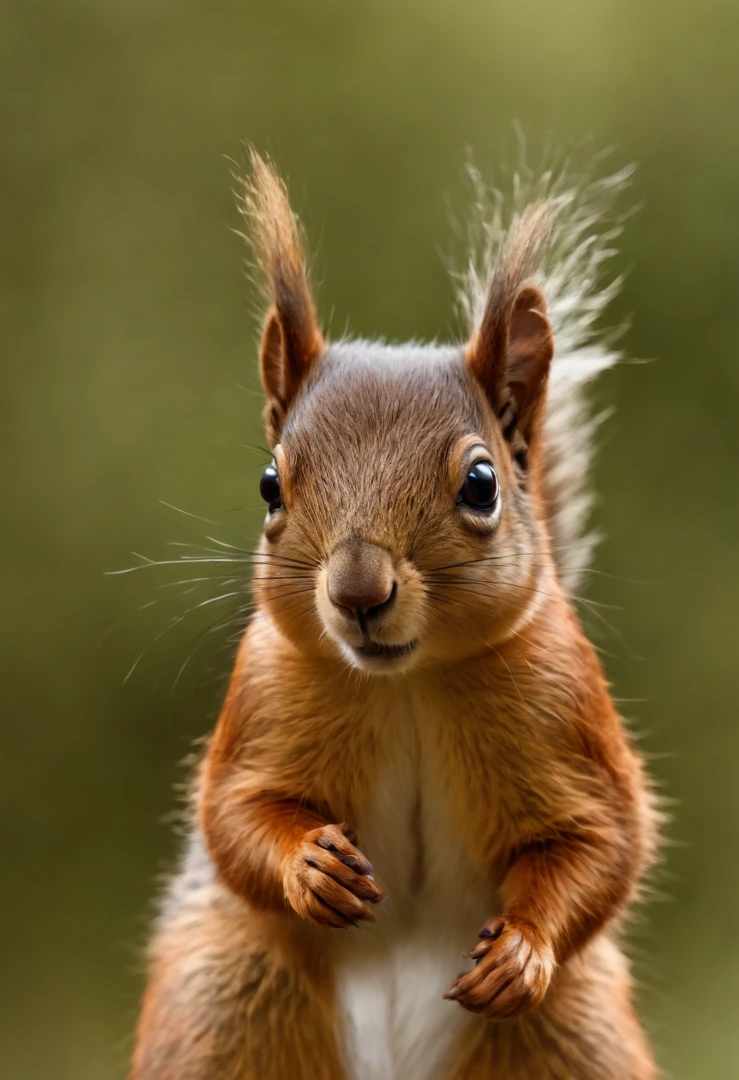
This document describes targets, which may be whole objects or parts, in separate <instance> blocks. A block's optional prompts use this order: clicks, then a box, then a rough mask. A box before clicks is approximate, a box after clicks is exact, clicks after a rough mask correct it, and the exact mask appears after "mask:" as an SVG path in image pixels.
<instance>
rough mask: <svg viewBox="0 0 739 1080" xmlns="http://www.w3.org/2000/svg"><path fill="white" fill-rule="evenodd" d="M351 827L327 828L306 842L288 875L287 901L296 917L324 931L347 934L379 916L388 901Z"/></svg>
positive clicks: (293, 858)
mask: <svg viewBox="0 0 739 1080" xmlns="http://www.w3.org/2000/svg"><path fill="white" fill-rule="evenodd" d="M356 843H357V834H356V833H355V832H354V830H353V829H350V828H349V826H348V825H324V826H323V827H321V828H319V829H313V830H312V831H311V832H308V833H306V834H305V836H304V837H303V839H302V841H301V843H300V846H299V847H298V849H297V851H296V852H295V853H294V854H293V855H292V856H291V858H290V860H289V862H288V864H287V868H286V870H285V897H286V898H287V901H288V903H289V904H290V906H291V907H292V908H293V910H294V911H296V912H297V913H298V915H301V916H302V917H303V918H304V919H309V920H310V921H311V922H314V923H318V924H319V925H320V926H334V927H337V928H339V929H344V928H345V927H347V926H354V925H355V924H356V923H358V922H360V921H362V920H367V921H369V922H373V921H374V918H375V916H374V913H373V912H372V910H371V909H370V908H369V907H367V904H368V903H369V904H377V903H379V901H380V900H382V892H381V890H380V889H379V888H378V887H377V885H376V884H375V882H374V880H373V878H372V865H371V863H369V862H368V861H367V859H365V857H364V855H363V854H362V852H361V851H359V849H358V848H357V847H355V844H356Z"/></svg>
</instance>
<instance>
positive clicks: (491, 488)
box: [459, 461, 500, 510]
mask: <svg viewBox="0 0 739 1080" xmlns="http://www.w3.org/2000/svg"><path fill="white" fill-rule="evenodd" d="M499 493H500V485H499V484H498V477H497V474H496V472H495V469H494V468H493V466H492V465H490V464H489V463H488V462H487V461H478V462H477V464H475V465H473V466H472V468H471V469H470V471H469V472H468V473H467V475H466V476H465V478H464V483H463V484H462V490H461V491H460V493H459V502H460V503H461V504H462V505H463V506H470V507H472V509H473V510H492V509H493V507H494V506H495V504H496V503H497V501H498V495H499Z"/></svg>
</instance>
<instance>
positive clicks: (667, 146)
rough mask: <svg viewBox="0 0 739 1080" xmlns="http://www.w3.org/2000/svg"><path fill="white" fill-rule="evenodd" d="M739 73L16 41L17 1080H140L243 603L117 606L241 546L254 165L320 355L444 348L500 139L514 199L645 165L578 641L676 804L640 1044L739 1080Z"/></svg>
mask: <svg viewBox="0 0 739 1080" xmlns="http://www.w3.org/2000/svg"><path fill="white" fill-rule="evenodd" d="M737 40H739V8H738V7H737V5H736V3H735V2H734V0H725V2H722V0H710V2H706V3H697V2H693V3H690V2H683V3H680V4H676V3H674V2H668V0H653V2H652V3H650V4H644V3H639V2H637V0H618V2H616V0H601V2H599V3H591V2H588V0H560V2H558V3H556V4H553V3H549V2H547V0H538V2H526V0H524V2H521V3H518V4H509V5H503V4H493V3H482V2H478V3H473V2H468V0H460V2H458V3H455V4H448V3H442V2H441V0H406V2H405V3H403V4H398V3H393V2H390V0H374V2H373V3H365V4H347V3H346V2H345V0H325V2H319V3H313V4H310V5H307V4H303V3H299V2H297V0H293V2H288V0H270V2H267V0H262V2H257V0H247V2H241V3H236V2H235V0H220V2H218V3H213V4H207V5H206V4H203V3H197V2H195V0H176V2H175V0H125V2H124V0H108V2H107V3H105V4H102V3H94V2H92V0H34V3H32V4H30V3H29V4H20V3H12V2H9V0H5V3H4V4H2V12H1V13H0V118H1V121H2V128H1V130H2V142H1V144H0V146H1V149H0V155H1V161H2V166H1V174H2V183H3V198H2V212H1V213H0V229H1V230H2V235H1V237H0V261H1V264H2V269H1V274H2V277H1V278H0V327H1V328H2V329H1V333H2V342H3V344H2V370H3V376H4V380H5V382H4V388H3V390H2V394H1V395H0V408H1V409H2V412H3V417H2V422H1V423H0V438H1V439H2V444H3V456H2V459H3V463H4V465H5V468H6V470H7V478H6V481H5V485H4V490H5V495H4V500H3V501H4V507H5V509H4V514H3V519H4V525H3V541H4V545H5V551H4V557H3V559H2V562H1V563H0V574H1V575H2V579H3V580H2V585H1V588H0V595H2V598H3V608H4V612H3V625H4V642H3V647H2V665H3V674H2V686H3V696H4V699H5V701H4V706H3V710H2V717H3V738H2V741H3V754H2V759H0V807H1V810H2V814H1V819H0V830H1V836H2V852H3V856H2V858H3V871H4V872H3V880H4V886H3V888H2V891H1V893H0V896H1V900H0V904H2V927H3V946H2V967H3V979H2V981H3V988H4V997H5V1001H4V1004H3V1006H2V1009H0V1075H2V1076H3V1077H7V1078H8V1080H11V1078H12V1080H52V1078H53V1080H122V1078H123V1076H124V1074H125V1069H126V1061H127V1057H128V1053H129V1048H130V1035H131V1031H132V1028H133V1024H134V1020H135V1015H136V1007H137V1001H138V997H139V994H140V992H141V989H142V985H143V976H142V972H143V966H142V960H141V948H142V946H143V944H144V942H145V940H146V933H147V926H148V922H149V919H150V917H151V912H152V898H153V896H154V895H155V891H156V888H157V880H158V877H159V875H160V874H161V873H162V872H163V871H164V870H166V868H167V867H168V866H169V865H171V862H172V859H173V858H174V855H175V852H176V848H177V840H176V837H175V836H174V834H173V832H172V829H171V825H170V821H169V820H168V816H170V815H171V813H172V811H173V810H174V808H175V806H176V803H177V796H176V793H175V787H176V785H177V784H179V783H181V782H182V780H183V778H184V776H185V775H186V773H185V770H184V769H183V767H182V764H181V763H182V761H183V759H184V758H185V756H186V755H187V754H188V752H189V751H190V748H191V746H192V743H193V740H194V739H195V738H197V737H198V736H200V735H202V734H204V733H205V732H206V731H207V730H208V729H209V727H210V726H211V724H212V723H213V720H214V718H215V715H216V712H217V709H218V704H219V699H220V695H221V693H222V688H223V676H224V673H225V672H226V671H227V669H228V665H229V661H230V658H231V653H232V649H233V644H232V642H233V634H234V632H235V631H237V630H238V628H239V626H240V625H241V619H242V616H241V615H240V613H239V606H240V604H241V602H242V598H241V597H239V596H237V597H233V596H230V597H229V596H226V597H224V598H223V599H218V597H220V596H222V594H224V593H227V592H233V591H234V590H235V589H237V588H239V587H240V583H241V581H242V580H245V578H246V567H244V566H243V565H241V564H239V563H236V564H230V563H202V564H201V563H196V564H190V565H188V564H187V562H186V563H185V565H184V566H181V565H180V566H177V565H175V566H170V567H167V566H165V567H147V568H145V569H143V570H139V571H136V572H133V573H130V574H128V575H121V576H118V577H106V576H104V575H105V573H106V572H107V571H111V570H120V569H125V568H127V567H132V566H134V565H136V564H137V563H139V562H140V561H141V560H140V559H139V558H138V557H137V556H134V555H132V552H138V553H139V555H140V556H143V557H145V558H149V559H157V560H177V559H178V558H179V557H180V556H182V555H197V554H202V555H207V554H208V552H207V551H199V548H198V545H202V547H204V548H206V549H207V548H211V549H213V550H214V551H215V552H219V551H220V552H221V553H227V551H228V549H226V548H221V547H220V546H219V543H217V542H214V541H220V543H233V544H235V545H237V546H248V544H249V543H251V541H252V539H253V538H254V537H255V536H256V534H257V533H258V531H259V528H260V522H261V518H262V510H261V508H260V505H259V499H258V495H257V492H256V488H257V481H258V477H259V473H260V469H261V468H262V467H263V465H264V464H265V460H266V455H265V452H264V450H263V449H262V446H263V443H264V440H263V437H262V433H261V431H260V428H259V420H258V417H259V409H260V402H259V397H258V394H257V392H256V391H257V386H258V383H257V378H256V368H255V334H256V330H257V324H256V322H255V319H254V310H255V307H256V297H255V296H254V292H253V290H252V288H251V286H250V285H249V283H248V281H247V280H246V278H245V276H244V273H243V266H242V263H243V251H242V247H241V244H240V242H239V240H238V239H237V238H236V237H235V236H234V235H233V233H232V232H231V231H230V230H231V229H232V228H233V227H237V226H238V224H239V222H238V218H237V214H236V212H235V209H234V200H233V197H232V193H231V190H232V187H233V179H232V175H231V173H232V171H233V170H234V169H235V170H237V171H238V169H240V168H241V166H242V164H243V161H244V158H245V153H244V149H243V145H242V140H243V139H245V138H246V139H249V140H252V141H253V142H254V143H255V144H256V145H257V146H258V147H259V148H260V149H262V150H267V151H268V152H271V153H272V154H273V155H274V157H275V158H276V160H277V162H278V163H279V165H280V168H281V169H282V171H283V172H284V173H285V174H286V175H287V176H288V177H289V180H290V186H291V194H292V199H293V202H294V204H295V206H296V208H297V209H298V210H299V211H300V212H301V215H302V217H303V219H304V221H305V224H306V227H307V230H308V234H309V238H310V248H311V251H312V254H313V259H312V264H313V279H314V282H316V283H317V284H318V296H319V306H320V309H321V312H322V316H323V318H324V322H326V323H329V325H330V327H331V328H332V329H333V332H334V334H336V335H338V334H341V333H342V332H343V331H344V330H345V329H346V328H347V327H348V328H350V329H351V331H352V332H353V333H356V334H361V335H367V336H373V335H380V334H383V335H387V336H388V337H390V338H405V337H410V336H417V337H419V336H422V337H429V338H430V337H433V336H439V337H442V338H443V337H448V336H449V335H451V334H452V333H453V331H454V323H453V320H452V303H451V289H450V285H449V282H448V279H447V276H446V271H445V266H444V260H443V258H442V257H441V256H440V254H439V252H440V251H446V250H448V249H449V243H450V239H451V232H450V228H449V221H448V218H449V213H448V202H451V204H452V205H453V206H454V207H455V208H456V209H457V210H458V211H459V212H460V213H463V210H464V204H465V198H466V194H467V191H466V187H465V184H464V180H463V165H464V162H465V158H466V148H467V147H468V146H469V147H472V148H473V150H474V154H475V158H476V161H477V162H478V163H479V164H480V165H481V166H482V167H483V168H484V169H485V170H486V171H489V170H493V171H495V169H496V167H497V165H498V163H499V162H501V161H503V160H505V161H507V162H509V163H510V162H511V161H512V160H515V156H516V153H517V150H516V141H515V138H514V136H513V130H512V125H511V122H512V120H514V119H515V120H518V121H519V122H520V123H521V125H522V126H523V128H524V129H525V131H526V132H527V134H528V138H529V142H530V145H531V146H532V148H533V152H532V154H531V157H532V159H533V160H534V161H535V160H536V158H537V153H538V150H537V148H539V149H540V148H541V147H542V146H543V145H544V142H545V139H546V136H547V134H551V135H552V136H553V137H554V142H555V143H559V144H562V145H566V144H568V143H569V142H570V140H573V139H574V140H579V139H581V138H582V137H583V136H591V137H592V140H593V146H594V147H595V148H597V149H601V148H603V147H607V146H611V145H614V146H615V147H616V150H615V152H614V154H613V156H612V159H611V160H612V162H613V165H614V167H616V166H621V165H624V164H627V163H628V162H631V161H637V162H639V169H638V172H637V174H636V176H635V179H634V183H633V185H632V190H631V194H630V196H629V197H630V198H631V200H632V202H633V203H635V204H640V205H641V207H642V209H641V210H640V212H639V213H638V214H637V215H636V216H635V217H634V218H632V219H631V221H630V222H629V223H628V226H627V230H626V232H625V235H624V237H623V244H622V251H621V254H620V255H619V257H618V258H617V260H616V261H615V269H616V270H617V271H623V272H628V276H627V279H626V282H625V286H624V289H623V292H622V295H621V296H620V297H619V299H618V300H617V302H616V303H615V304H614V306H613V310H612V312H611V321H612V322H613V323H616V322H618V321H620V320H621V319H623V318H625V317H626V316H628V315H629V314H630V313H633V323H632V327H631V329H630V330H629V331H628V333H627V334H626V337H625V339H624V347H625V349H626V350H627V352H628V354H629V355H630V356H633V357H639V358H644V359H650V360H651V359H654V361H655V362H653V363H649V364H643V365H629V366H623V367H622V368H620V369H619V370H618V371H616V372H614V373H613V374H612V375H611V376H609V377H608V379H607V380H605V382H604V385H603V386H602V387H601V388H600V390H599V394H600V397H601V398H602V401H603V402H604V403H611V404H615V405H616V412H615V415H614V416H613V417H612V418H611V419H610V420H609V421H608V423H607V425H606V427H605V428H604V429H603V433H602V440H601V442H602V446H601V455H600V459H599V464H598V468H597V485H598V489H599V491H600V493H601V502H600V505H599V507H598V510H597V524H598V526H599V527H601V528H602V529H603V531H604V532H605V533H606V535H607V541H606V542H605V543H604V544H603V545H602V547H601V548H600V550H599V553H598V558H597V567H598V569H599V570H602V571H604V572H606V573H607V574H609V575H613V576H612V577H605V576H603V577H600V576H595V577H594V578H593V580H592V582H591V584H590V585H589V586H588V594H589V596H590V597H591V598H592V599H594V600H597V601H599V602H602V603H604V604H608V605H613V606H614V609H615V610H610V609H606V608H601V609H598V610H599V612H600V613H601V614H602V615H603V616H604V617H605V618H606V619H607V621H608V623H610V627H609V626H606V625H605V624H604V623H603V622H602V621H601V619H600V618H598V617H597V616H595V615H593V614H591V613H590V612H589V611H588V610H587V609H585V610H584V619H585V622H586V625H587V626H588V628H589V629H590V630H591V631H592V633H593V636H594V637H595V639H596V641H597V643H598V644H599V646H600V647H601V648H602V649H603V650H604V652H605V654H606V659H607V663H608V665H609V671H610V674H611V677H612V679H613V683H614V688H615V694H616V695H617V696H618V697H619V698H620V699H622V701H623V709H624V711H625V712H626V713H627V715H628V716H629V717H631V718H632V719H633V723H634V726H635V728H636V730H638V731H639V732H641V733H642V741H643V746H644V748H645V750H646V751H647V752H648V753H649V754H650V755H651V756H652V759H653V760H652V769H653V771H654V773H655V774H656V776H657V777H658V778H659V780H660V782H661V784H662V785H663V787H664V790H665V791H666V793H667V794H668V795H669V797H670V798H671V799H672V800H674V805H673V806H672V813H673V816H674V820H673V823H672V825H671V826H670V830H669V831H670V836H671V839H672V841H673V842H672V844H671V846H670V847H669V849H668V852H667V865H666V869H665V872H664V873H663V874H662V875H661V877H660V880H659V888H660V891H661V893H662V899H661V900H659V901H658V902H655V903H653V904H652V905H651V906H650V908H649V910H648V913H647V918H646V920H645V921H644V922H643V923H641V924H640V925H638V926H637V927H636V929H635V932H634V952H635V955H636V956H637V962H638V971H639V978H640V986H641V989H640V1003H641V1009H642V1012H643V1014H644V1016H645V1018H646V1020H647V1022H648V1025H649V1029H650V1032H651V1034H652V1038H653V1040H654V1042H655V1044H656V1046H657V1048H658V1053H659V1057H660V1060H661V1062H662V1064H663V1066H664V1068H665V1069H666V1070H667V1073H668V1075H669V1076H672V1077H675V1078H684V1080H689V1078H697V1077H700V1078H701V1080H703V1078H706V1080H729V1078H731V1077H736V1076H738V1075H739V1026H738V1025H737V1024H736V1016H737V1004H738V1000H739V922H738V920H737V914H738V905H737V897H738V896H739V781H738V780H737V760H738V756H739V725H738V724H737V722H736V721H737V690H738V689H739V687H738V685H737V669H738V668H739V663H738V659H737V607H738V605H739V573H738V569H739V568H738V566H737V539H738V528H737V527H738V525H739V509H738V499H737V496H738V494H739V492H738V491H737V482H736V470H737V464H738V463H739V424H738V423H737V403H738V402H739V365H737V362H736V359H735V355H734V354H735V342H736V336H737V331H738V330H739V319H738V316H737V301H736V297H737V292H738V290H739V264H738V253H739V132H738V130H737V119H736V118H737V114H738V110H739V64H737V52H736V48H737ZM162 500H163V501H164V503H168V504H171V507H177V508H179V510H182V511H186V512H187V513H188V514H192V515H196V516H195V517H187V516H185V514H183V513H180V512H179V511H178V510H174V509H172V508H171V507H170V506H167V505H164V504H163V502H162ZM198 518H206V519H209V521H211V522H213V523H214V524H209V523H207V522H204V521H201V520H198ZM207 537H212V538H213V539H210V540H209V539H207ZM172 542H175V543H176V544H185V545H187V544H190V545H195V546H193V547H181V546H171V543H172ZM203 576H204V577H206V578H208V580H206V581H199V582H198V581H194V582H189V584H187V585H176V584H175V582H179V581H189V579H191V578H196V577H203ZM232 579H236V581H237V583H238V584H228V582H229V580H232ZM204 601H208V603H207V604H205V606H200V607H198V606H197V605H202V604H203V602H204ZM180 616H182V619H181V621H180V622H176V623H175V622H174V620H176V619H178V618H179V617H180ZM139 658H140V659H139ZM137 659H138V663H136V661H137ZM134 664H135V665H136V666H135V669H134V670H133V672H132V674H131V675H130V678H128V679H126V675H127V673H128V672H129V670H130V669H131V668H132V667H133V666H134Z"/></svg>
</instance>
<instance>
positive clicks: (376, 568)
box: [328, 536, 395, 622]
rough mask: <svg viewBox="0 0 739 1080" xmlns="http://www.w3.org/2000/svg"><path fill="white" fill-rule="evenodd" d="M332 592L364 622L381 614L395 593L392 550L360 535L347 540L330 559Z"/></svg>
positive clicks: (332, 596) (331, 596) (330, 586)
mask: <svg viewBox="0 0 739 1080" xmlns="http://www.w3.org/2000/svg"><path fill="white" fill-rule="evenodd" d="M328 595H329V597H330V599H331V601H332V602H333V603H334V604H336V606H337V607H340V608H343V609H344V611H346V612H348V613H350V614H351V615H353V616H355V618H357V619H359V621H360V622H362V621H363V619H365V618H372V617H373V616H374V615H379V614H380V612H381V611H384V610H385V609H386V608H387V607H389V605H390V604H391V603H392V600H393V598H394V596H395V575H394V572H393V560H392V558H391V556H390V552H389V551H385V549H384V548H381V547H378V545H377V544H370V543H368V542H367V541H366V540H361V539H360V538H359V537H358V536H350V537H349V539H348V540H343V541H342V542H341V543H340V544H338V545H337V547H336V548H335V549H334V551H333V552H332V554H331V558H330V559H329V562H328Z"/></svg>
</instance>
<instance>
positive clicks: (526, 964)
mask: <svg viewBox="0 0 739 1080" xmlns="http://www.w3.org/2000/svg"><path fill="white" fill-rule="evenodd" d="M480 938H481V939H482V940H481V941H480V944H479V945H478V946H477V947H476V948H475V949H473V950H472V952H471V953H470V957H471V958H472V959H473V960H474V961H475V967H474V968H473V969H472V971H468V972H466V973H465V974H464V975H460V976H459V978H457V979H455V981H454V983H453V984H452V987H451V989H450V990H449V992H448V993H447V994H445V995H444V996H445V997H446V998H449V999H451V1000H452V1001H458V1002H459V1004H460V1005H464V1007H465V1008H466V1009H469V1010H470V1012H474V1013H479V1014H480V1015H482V1016H487V1017H491V1018H495V1019H499V1020H503V1019H507V1018H508V1017H511V1016H517V1015H518V1014H519V1013H523V1012H527V1011H528V1010H529V1009H533V1008H534V1007H535V1006H536V1005H538V1004H539V1002H540V1001H541V1000H542V998H543V997H544V995H545V994H546V992H547V989H548V987H549V983H550V980H551V978H552V973H553V972H554V968H555V961H554V953H553V952H552V948H551V945H550V944H549V942H548V941H547V940H546V938H545V937H544V935H543V934H541V933H540V932H539V931H538V930H536V928H535V927H533V926H531V925H530V924H529V923H526V922H522V921H518V920H516V919H509V918H507V917H506V916H504V915H501V916H496V917H495V918H493V919H488V921H487V922H486V923H485V925H484V926H483V928H482V930H481V931H480Z"/></svg>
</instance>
